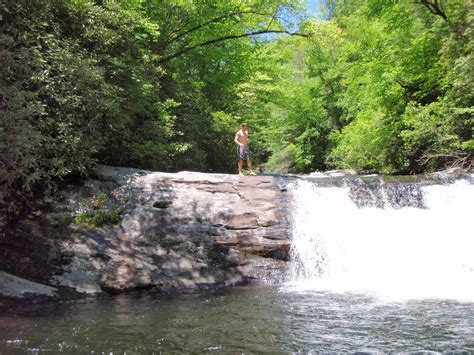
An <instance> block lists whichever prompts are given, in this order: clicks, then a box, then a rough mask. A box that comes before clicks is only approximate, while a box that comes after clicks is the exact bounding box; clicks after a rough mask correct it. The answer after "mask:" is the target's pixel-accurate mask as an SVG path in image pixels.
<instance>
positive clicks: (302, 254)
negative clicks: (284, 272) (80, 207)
mask: <svg viewBox="0 0 474 355" xmlns="http://www.w3.org/2000/svg"><path fill="white" fill-rule="evenodd" d="M288 190H289V193H290V196H291V203H292V210H293V215H292V226H293V228H292V238H291V239H292V243H293V244H292V250H291V261H290V267H289V272H288V277H287V281H286V282H284V283H283V284H281V285H278V286H265V285H263V286H247V287H238V288H233V289H226V290H218V291H206V292H198V293H192V294H180V295H152V294H146V293H136V294H129V295H122V296H115V297H111V296H108V297H101V298H93V299H83V300H79V301H67V302H66V301H63V302H50V303H46V304H44V303H39V304H29V305H24V304H23V305H17V306H13V307H11V308H10V309H9V310H8V311H7V312H5V313H4V314H0V354H3V353H8V354H11V353H13V354H14V353H18V354H22V353H40V352H46V353H57V352H63V353H106V354H110V353H114V354H117V353H127V354H134V353H137V354H138V353H160V352H196V353H209V352H249V353H253V352H298V351H304V352H308V351H344V352H380V351H382V352H473V351H474V257H473V256H472V252H473V250H474V238H473V235H472V227H471V218H472V201H474V184H473V176H472V175H471V176H468V177H464V178H461V179H456V180H454V179H451V178H449V179H448V178H446V179H445V178H440V179H437V180H436V181H414V180H413V181H399V180H397V179H391V178H380V177H378V176H375V177H365V178H362V179H352V178H333V177H331V178H329V177H327V176H309V177H305V178H302V179H296V180H295V181H293V182H290V183H289V186H288Z"/></svg>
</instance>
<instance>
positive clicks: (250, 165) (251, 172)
mask: <svg viewBox="0 0 474 355" xmlns="http://www.w3.org/2000/svg"><path fill="white" fill-rule="evenodd" d="M247 166H248V167H249V170H250V175H257V174H255V171H253V167H252V161H251V160H247Z"/></svg>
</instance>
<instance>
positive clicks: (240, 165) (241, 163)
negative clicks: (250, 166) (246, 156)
mask: <svg viewBox="0 0 474 355" xmlns="http://www.w3.org/2000/svg"><path fill="white" fill-rule="evenodd" d="M237 167H238V168H239V175H241V176H244V173H243V172H242V168H243V167H244V161H243V160H242V159H239V162H238V163H237Z"/></svg>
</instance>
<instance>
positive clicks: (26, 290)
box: [0, 271, 57, 298]
mask: <svg viewBox="0 0 474 355" xmlns="http://www.w3.org/2000/svg"><path fill="white" fill-rule="evenodd" d="M56 291H57V289H56V288H54V287H50V286H45V285H41V284H39V283H36V282H32V281H28V280H24V279H22V278H19V277H16V276H14V275H10V274H8V273H6V272H3V271H0V295H3V296H8V297H16V298H24V297H26V296H35V295H41V296H48V297H53V296H56Z"/></svg>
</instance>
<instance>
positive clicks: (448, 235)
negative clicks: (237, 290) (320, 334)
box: [286, 175, 474, 301]
mask: <svg viewBox="0 0 474 355" xmlns="http://www.w3.org/2000/svg"><path fill="white" fill-rule="evenodd" d="M333 181H334V180H333ZM472 182H473V175H471V176H469V177H467V178H464V179H458V180H452V181H450V182H449V183H444V184H443V183H441V182H436V183H434V184H431V185H429V184H427V183H426V182H424V183H420V182H406V181H398V182H397V181H395V182H394V181H391V182H389V183H387V182H386V181H385V180H384V179H382V178H379V177H372V178H370V179H369V178H368V179H366V180H364V179H360V178H347V177H346V178H339V180H338V182H337V183H327V179H325V178H324V177H321V178H307V179H299V180H298V181H296V182H294V183H292V184H291V185H290V188H289V189H290V191H291V193H292V196H293V216H292V219H293V221H292V223H293V236H292V238H293V246H292V250H291V258H292V264H291V275H290V281H289V282H288V283H287V284H286V287H288V288H292V289H295V288H296V289H299V290H319V291H331V292H363V293H367V292H368V293H373V294H375V295H377V296H381V297H388V298H393V299H413V298H442V299H457V300H465V301H474V234H473V228H472V216H473V215H472V211H473V209H472V206H473V201H474V184H473V183H472Z"/></svg>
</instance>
